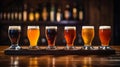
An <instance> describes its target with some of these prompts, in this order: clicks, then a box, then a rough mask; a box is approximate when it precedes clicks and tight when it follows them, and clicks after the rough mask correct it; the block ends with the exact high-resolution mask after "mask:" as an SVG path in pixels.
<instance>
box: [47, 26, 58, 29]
mask: <svg viewBox="0 0 120 67" xmlns="http://www.w3.org/2000/svg"><path fill="white" fill-rule="evenodd" d="M46 29H57V26H46Z"/></svg>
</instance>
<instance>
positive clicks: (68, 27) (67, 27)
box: [64, 26, 76, 30]
mask: <svg viewBox="0 0 120 67" xmlns="http://www.w3.org/2000/svg"><path fill="white" fill-rule="evenodd" d="M64 29H65V30H66V29H76V26H65V27H64Z"/></svg>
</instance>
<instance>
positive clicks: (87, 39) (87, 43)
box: [82, 26, 94, 50]
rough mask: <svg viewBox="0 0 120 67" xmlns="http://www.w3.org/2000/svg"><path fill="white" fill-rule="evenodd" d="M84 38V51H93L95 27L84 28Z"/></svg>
mask: <svg viewBox="0 0 120 67" xmlns="http://www.w3.org/2000/svg"><path fill="white" fill-rule="evenodd" d="M82 38H83V41H84V47H83V49H86V50H89V49H93V48H92V47H91V44H92V40H93V38H94V26H82Z"/></svg>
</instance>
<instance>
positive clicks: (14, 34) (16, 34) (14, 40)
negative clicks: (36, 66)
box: [8, 26, 21, 50]
mask: <svg viewBox="0 0 120 67" xmlns="http://www.w3.org/2000/svg"><path fill="white" fill-rule="evenodd" d="M20 32H21V27H20V26H9V28H8V36H9V39H10V41H11V46H10V47H9V48H10V49H15V50H19V49H21V47H20V46H19V45H18V42H19V39H20Z"/></svg>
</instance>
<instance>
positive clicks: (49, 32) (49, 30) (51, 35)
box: [45, 26, 57, 49]
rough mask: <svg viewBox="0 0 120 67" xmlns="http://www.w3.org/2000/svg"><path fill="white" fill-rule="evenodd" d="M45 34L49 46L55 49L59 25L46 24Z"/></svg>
mask: <svg viewBox="0 0 120 67" xmlns="http://www.w3.org/2000/svg"><path fill="white" fill-rule="evenodd" d="M45 34H46V38H47V41H48V48H50V49H54V48H55V40H56V36H57V26H46V30H45Z"/></svg>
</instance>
